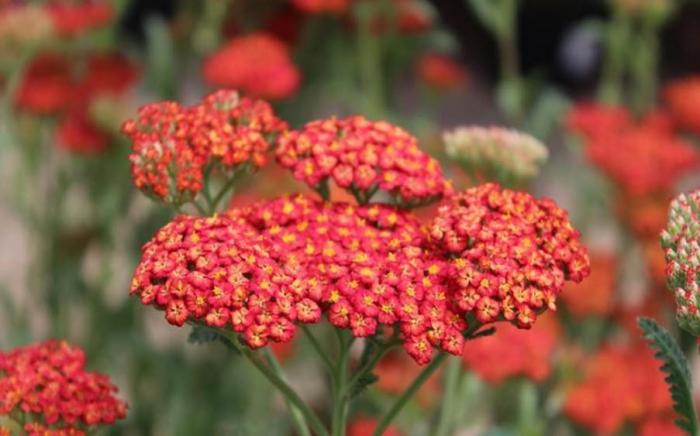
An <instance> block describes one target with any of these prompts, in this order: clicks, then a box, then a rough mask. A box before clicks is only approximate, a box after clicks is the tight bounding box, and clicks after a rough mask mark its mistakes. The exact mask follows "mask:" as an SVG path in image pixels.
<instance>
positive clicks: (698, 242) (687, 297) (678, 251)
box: [661, 191, 700, 336]
mask: <svg viewBox="0 0 700 436" xmlns="http://www.w3.org/2000/svg"><path fill="white" fill-rule="evenodd" d="M699 230H700V191H694V192H692V193H689V194H681V195H679V196H678V197H676V199H675V200H673V202H671V207H670V210H669V213H668V225H667V227H666V229H665V230H664V231H663V233H662V234H661V245H662V246H663V248H664V250H665V255H666V274H667V279H668V286H669V288H670V289H671V291H672V292H673V294H674V296H675V299H676V318H677V320H678V324H679V325H680V326H681V328H683V329H684V330H687V331H688V332H689V333H690V334H692V335H694V336H700V313H699V312H698V305H699V304H700V300H699V299H698V297H699V295H698V281H699V280H700V275H699V273H700V253H699V251H700V232H699Z"/></svg>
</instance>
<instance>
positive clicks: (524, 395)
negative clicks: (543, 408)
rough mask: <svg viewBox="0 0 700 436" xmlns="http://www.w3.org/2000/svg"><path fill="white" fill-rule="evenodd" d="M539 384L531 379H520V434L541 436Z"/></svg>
mask: <svg viewBox="0 0 700 436" xmlns="http://www.w3.org/2000/svg"><path fill="white" fill-rule="evenodd" d="M537 402H538V399H537V386H536V385H535V384H534V383H533V382H532V381H531V380H529V379H526V378H524V379H522V380H520V386H519V392H518V434H519V435H522V436H539V435H540V434H542V429H541V427H540V425H539V422H538V411H537Z"/></svg>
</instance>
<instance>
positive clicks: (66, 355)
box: [0, 341, 126, 435]
mask: <svg viewBox="0 0 700 436" xmlns="http://www.w3.org/2000/svg"><path fill="white" fill-rule="evenodd" d="M84 367H85V354H84V353H83V351H82V350H81V349H80V348H78V347H75V346H72V345H70V344H68V343H66V342H59V341H46V342H42V343H38V344H34V345H29V346H26V347H22V348H17V349H14V350H11V351H8V352H0V415H7V414H10V413H12V412H14V411H18V412H21V413H25V414H26V415H25V416H27V417H31V418H30V419H31V421H32V422H30V423H29V424H27V427H26V428H25V430H26V431H27V432H28V433H29V434H37V435H38V434H41V435H44V434H52V435H53V434H55V435H59V434H65V435H77V434H83V433H82V430H79V429H85V428H90V427H92V426H97V425H101V424H112V423H113V422H114V421H116V420H118V419H122V418H124V417H125V416H126V404H125V403H124V402H122V401H121V400H119V399H117V398H116V397H115V396H114V394H115V393H116V391H117V388H116V387H115V386H114V385H112V384H111V382H110V381H109V378H108V377H107V376H104V375H102V374H98V373H92V372H86V371H85V369H84ZM44 426H51V427H52V428H53V427H54V426H56V427H59V428H60V431H57V432H56V433H44V432H42V429H44Z"/></svg>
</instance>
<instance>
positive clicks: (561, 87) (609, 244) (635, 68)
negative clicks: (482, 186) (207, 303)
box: [0, 0, 700, 436]
mask: <svg viewBox="0 0 700 436" xmlns="http://www.w3.org/2000/svg"><path fill="white" fill-rule="evenodd" d="M699 73H700V3H699V2H694V1H691V0H686V1H682V0H578V1H577V0H568V1H561V0H431V1H429V0H264V1H262V0H200V1H193V0H192V1H186V0H181V1H175V0H171V1H168V0H131V1H127V0H123V1H119V0H115V1H106V0H104V1H99V0H94V1H89V0H85V1H81V0H74V1H71V0H55V1H51V0H48V1H20V0H0V84H2V95H1V100H0V117H1V118H0V129H2V130H1V131H0V229H1V230H0V235H1V238H2V242H1V243H0V348H1V349H3V350H4V349H9V348H12V347H15V346H19V345H23V344H27V343H30V342H33V341H38V340H43V339H46V338H51V337H53V338H62V339H67V340H69V341H71V342H73V343H76V344H78V345H81V346H82V347H84V348H85V350H86V353H87V355H88V356H89V367H90V368H91V369H93V370H99V371H100V372H104V373H107V374H109V375H110V376H111V377H112V378H113V380H114V382H115V383H116V384H117V385H118V386H119V388H120V395H121V396H122V397H124V398H125V399H126V400H127V401H128V402H129V404H130V410H129V415H128V418H127V419H126V420H125V421H123V422H121V423H119V424H118V425H116V426H114V427H112V428H110V429H106V430H105V433H108V434H124V435H199V434H210V435H267V434H292V431H291V428H290V423H289V422H288V420H287V418H286V417H285V409H284V404H283V402H282V401H281V400H280V399H279V398H277V397H276V396H275V395H274V394H273V392H272V390H271V389H270V388H269V387H268V386H267V384H266V382H265V380H263V379H261V378H260V377H259V376H258V375H257V374H255V373H254V372H253V371H252V370H251V369H250V368H248V367H247V365H246V364H245V362H243V361H241V359H239V358H238V357H237V356H236V355H235V353H234V352H232V351H230V350H228V349H227V348H226V347H224V346H223V345H221V344H217V343H204V344H198V343H196V342H197V341H196V338H191V337H190V338H189V342H190V343H188V337H189V333H190V332H189V329H188V327H183V328H180V329H177V328H173V327H171V326H169V325H167V324H166V323H164V322H163V321H162V319H161V314H159V313H156V312H155V311H153V310H149V309H145V308H143V307H142V306H141V304H139V302H138V301H137V300H136V299H130V298H129V296H128V289H129V282H130V279H131V273H132V271H133V268H134V266H135V265H136V263H137V262H138V259H139V256H140V247H141V245H142V244H143V243H144V242H145V241H147V240H148V239H149V238H150V237H151V235H152V234H153V233H154V231H155V230H156V229H158V228H159V227H160V226H162V225H164V224H165V223H166V222H167V221H168V220H169V219H170V218H171V217H172V216H173V215H174V211H172V210H168V209H165V208H163V207H162V206H158V205H155V204H152V203H151V202H149V201H148V200H147V199H146V198H145V197H143V195H141V194H140V193H139V192H138V191H137V190H136V189H135V188H134V187H133V186H132V184H131V179H130V173H129V160H128V155H129V142H128V141H127V139H126V138H125V137H124V136H123V135H121V134H120V132H119V129H120V126H121V123H122V122H123V121H124V120H125V119H127V118H129V117H133V116H134V115H135V113H136V110H137V108H138V107H139V106H140V105H142V104H144V103H147V102H150V101H157V100H164V99H172V100H177V101H180V102H182V103H184V104H190V103H193V102H196V101H198V100H199V99H200V98H201V96H202V95H204V94H206V93H208V92H210V91H212V90H215V89H219V88H234V89H238V90H239V91H240V92H241V93H243V94H245V95H251V96H254V97H258V98H262V99H265V100H268V101H270V102H271V103H273V105H274V107H275V109H276V110H277V112H278V114H279V115H280V116H281V117H282V118H284V119H286V120H288V121H289V122H290V124H291V125H292V126H293V127H300V126H301V125H303V124H304V123H305V122H308V121H311V120H314V119H317V118H321V117H325V116H330V115H338V116H343V115H348V114H355V113H360V114H363V115H365V116H367V117H368V118H371V119H386V120H389V121H391V122H393V123H395V124H397V125H399V126H401V127H403V128H404V129H406V130H407V131H409V132H410V133H412V134H413V135H415V136H416V137H417V138H418V139H419V141H420V144H421V147H422V148H423V149H425V150H427V151H429V152H430V153H431V154H433V155H434V156H435V157H437V158H438V159H440V161H441V162H442V163H443V165H444V168H445V170H446V172H447V173H448V174H449V176H450V177H451V178H453V180H454V183H455V187H456V188H457V189H464V188H466V187H468V186H472V185H474V184H475V183H479V182H482V181H486V180H491V179H493V180H497V181H501V182H503V180H502V179H500V178H499V176H498V175H490V174H485V173H484V174H476V173H474V172H473V171H470V170H469V169H468V168H471V167H469V165H467V162H466V161H465V158H464V156H461V155H460V153H459V152H453V153H447V152H446V141H445V139H444V137H443V133H444V132H446V131H449V130H451V129H453V128H456V127H459V126H484V127H491V126H496V127H502V128H514V129H518V130H520V131H522V132H525V133H527V134H529V135H532V136H533V137H534V138H536V141H539V142H541V143H542V144H545V145H546V147H547V150H548V153H547V154H548V159H547V161H546V163H544V165H542V168H541V170H540V169H539V168H538V170H537V171H535V172H534V173H533V174H527V177H524V178H522V179H519V181H518V183H517V184H515V185H514V186H517V187H518V188H520V189H526V190H529V191H531V192H533V193H535V194H537V195H538V196H543V195H546V196H550V197H552V198H554V199H555V200H556V201H557V202H558V203H559V204H560V205H563V206H564V207H565V208H567V209H568V210H569V211H570V216H571V218H572V220H573V222H574V224H575V226H576V227H577V228H578V229H581V231H582V234H583V239H584V240H585V241H586V243H587V245H588V246H589V247H590V251H591V258H592V265H593V272H592V275H591V277H589V278H588V279H587V280H586V281H584V282H583V283H582V284H580V285H576V286H571V287H570V288H569V289H566V291H565V293H564V295H563V296H562V298H561V300H560V304H559V310H558V311H557V312H556V313H553V314H549V315H547V316H545V317H543V319H541V320H540V321H539V322H538V324H537V326H536V327H535V328H534V329H533V330H531V331H527V332H524V331H518V330H516V329H515V328H511V327H510V326H499V332H498V333H497V334H496V335H494V336H492V337H489V338H486V339H483V340H480V341H476V342H474V343H471V344H469V345H468V346H467V350H466V352H465V356H464V359H463V366H464V368H465V369H467V371H465V372H464V373H463V374H460V375H459V376H458V378H457V379H456V380H454V379H452V382H454V383H455V384H456V386H457V387H458V390H459V399H460V401H459V403H458V407H456V409H455V410H456V412H455V414H456V415H455V416H456V418H455V419H456V421H457V422H458V427H459V434H464V435H476V434H479V435H480V434H489V435H510V434H513V435H516V434H518V435H545V434H547V435H549V434H561V435H579V434H643V435H650V436H651V435H672V434H680V433H675V432H678V430H676V429H675V427H673V419H674V415H673V412H672V408H671V400H670V397H669V395H668V393H667V391H666V388H665V385H664V383H663V376H662V375H661V373H660V372H659V371H658V366H659V364H658V362H656V361H655V360H654V359H653V357H652V354H651V352H650V351H648V350H647V347H646V346H645V344H644V342H643V340H642V338H641V335H640V332H639V331H638V329H637V327H636V324H635V318H636V317H637V316H638V315H647V316H652V317H654V318H656V319H657V320H659V321H660V322H661V323H662V324H664V325H666V326H667V327H669V328H670V329H673V328H674V327H673V322H672V320H673V297H672V295H671V294H670V292H669V291H668V290H667V289H666V286H665V276H664V259H663V251H662V250H661V248H660V246H659V244H658V235H659V232H660V231H661V229H662V228H663V227H664V225H665V222H666V213H667V207H668V203H669V201H670V199H671V198H673V196H674V195H675V194H677V193H679V192H681V191H683V190H688V189H690V188H693V187H695V186H697V181H698V180H699V179H698V177H697V169H698V164H700V154H699V153H700V150H699V149H698V146H699V144H698V136H697V134H698V133H700V75H698V74H699ZM492 145H493V144H492ZM465 147H466V145H465ZM457 148H459V147H457ZM491 158H493V157H491ZM493 159H506V158H505V157H502V156H501V157H498V158H493ZM496 163H498V162H496ZM304 189H306V188H304V187H303V186H302V185H297V184H296V183H295V182H294V181H293V179H292V178H291V176H289V175H287V174H286V173H285V172H284V171H282V170H281V169H280V168H278V167H276V166H275V165H274V164H270V165H268V166H267V167H265V168H264V169H262V170H261V171H260V172H258V173H256V174H255V175H253V176H251V177H249V178H248V179H246V180H244V181H243V182H242V184H241V187H240V189H239V190H238V192H237V193H236V195H235V196H234V198H233V203H234V204H236V205H241V204H246V203H249V202H251V201H254V200H255V199H258V198H270V197H273V196H275V195H278V194H280V193H283V192H290V191H294V190H298V191H303V190H304ZM678 335H679V338H680V339H681V341H682V343H683V345H684V347H685V349H686V351H687V352H688V353H689V354H691V353H692V351H693V348H694V346H693V340H692V339H691V338H689V337H685V336H682V335H681V333H680V332H678ZM308 351H309V344H307V343H305V342H304V340H303V339H300V340H298V341H297V343H294V344H293V346H288V347H284V348H277V349H276V350H275V353H276V354H277V355H278V357H280V359H282V360H283V361H284V362H285V366H286V367H287V370H288V372H289V373H290V374H291V375H290V379H291V380H293V381H294V383H293V384H294V385H295V386H296V387H298V389H299V390H300V391H301V392H302V394H303V396H304V397H305V398H307V399H308V400H309V401H310V402H311V403H312V404H314V405H315V407H316V408H318V409H319V410H323V409H324V407H326V404H325V402H324V401H325V400H324V399H325V395H326V394H327V393H326V392H325V390H324V389H325V387H324V386H325V385H324V384H323V382H322V380H319V377H318V374H319V367H318V363H317V362H315V361H314V358H313V357H312V356H311V355H310V353H309V352H308ZM417 372H418V367H417V366H416V365H415V364H414V363H413V361H411V360H410V359H408V358H407V357H406V356H405V355H404V354H403V353H397V354H395V355H389V356H388V357H387V358H385V359H384V361H382V362H381V363H380V366H379V367H378V370H377V373H378V375H379V376H380V381H379V382H378V383H376V384H375V385H374V386H373V387H372V388H371V389H369V390H368V391H367V392H365V393H363V394H362V398H361V401H359V402H358V406H357V407H356V409H355V410H353V411H352V413H353V416H354V417H356V419H355V421H354V423H353V425H352V427H351V428H350V436H363V435H369V434H370V432H369V430H367V428H368V425H370V424H371V417H372V416H373V415H374V414H375V413H376V411H377V410H380V409H381V408H382V407H384V406H383V405H385V404H386V403H387V401H389V400H390V399H391V398H392V397H393V396H395V395H396V394H397V393H398V392H400V390H401V389H402V388H403V387H405V386H407V385H408V383H409V382H410V381H411V379H412V377H414V376H415V374H417ZM444 378H445V377H444V375H443V374H437V375H436V376H435V377H434V379H433V380H431V381H430V382H429V383H428V384H427V385H426V386H425V387H424V388H423V389H422V391H421V393H420V395H419V396H418V398H417V400H416V401H415V402H414V403H413V404H411V405H410V407H409V409H408V410H407V412H406V413H403V414H402V415H401V417H400V419H399V420H398V423H397V426H396V428H395V429H393V430H392V431H395V432H396V433H394V434H403V435H423V434H427V433H426V431H427V430H426V427H425V422H429V421H430V420H431V419H436V418H435V416H436V413H435V412H436V410H438V408H439V407H440V406H441V401H440V398H441V392H442V390H443V386H444V384H445V381H444Z"/></svg>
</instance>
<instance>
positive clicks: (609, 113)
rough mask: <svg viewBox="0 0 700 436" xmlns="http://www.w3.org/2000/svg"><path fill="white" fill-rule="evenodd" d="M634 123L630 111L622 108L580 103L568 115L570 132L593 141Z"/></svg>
mask: <svg viewBox="0 0 700 436" xmlns="http://www.w3.org/2000/svg"><path fill="white" fill-rule="evenodd" d="M631 123H632V116H631V114H630V113H629V111H628V110H627V109H626V108H624V107H621V106H607V105H601V104H596V103H579V104H577V105H575V106H574V107H573V109H571V111H570V112H569V113H568V114H567V120H566V124H567V127H568V129H569V130H571V131H572V132H574V133H577V134H579V135H582V136H583V137H584V138H585V139H587V140H591V139H594V138H597V137H599V136H601V135H607V134H610V132H617V131H619V130H620V129H622V128H625V127H627V126H629V125H630V124H631Z"/></svg>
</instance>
